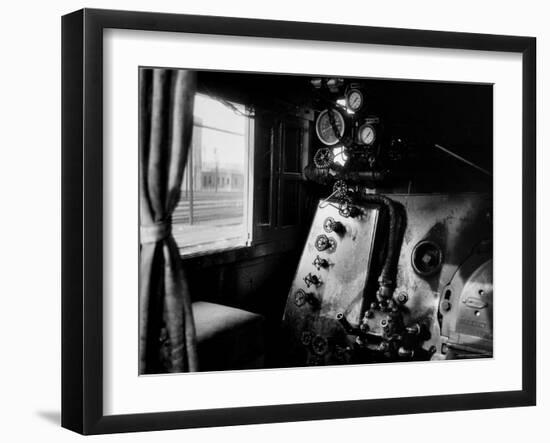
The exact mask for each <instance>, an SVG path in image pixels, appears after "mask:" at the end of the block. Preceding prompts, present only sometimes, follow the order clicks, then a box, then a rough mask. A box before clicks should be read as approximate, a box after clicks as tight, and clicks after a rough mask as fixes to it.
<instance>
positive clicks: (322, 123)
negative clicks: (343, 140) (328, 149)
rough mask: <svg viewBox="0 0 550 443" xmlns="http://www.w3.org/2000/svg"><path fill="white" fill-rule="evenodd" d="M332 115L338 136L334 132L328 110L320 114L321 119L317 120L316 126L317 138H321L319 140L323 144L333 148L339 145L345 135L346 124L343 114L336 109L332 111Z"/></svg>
mask: <svg viewBox="0 0 550 443" xmlns="http://www.w3.org/2000/svg"><path fill="white" fill-rule="evenodd" d="M330 113H331V115H332V117H333V120H334V121H333V123H334V127H335V128H336V130H337V132H338V135H336V133H335V131H334V127H333V124H332V123H331V116H330V115H329V110H328V109H325V110H324V111H323V112H321V113H320V114H319V117H318V118H317V123H316V124H315V131H316V132H317V137H319V140H321V142H323V143H324V144H325V145H328V146H332V145H335V144H336V143H338V141H339V140H340V137H342V135H344V131H345V129H346V124H345V121H344V117H343V116H342V114H341V113H340V112H339V111H337V110H335V109H333V110H331V111H330Z"/></svg>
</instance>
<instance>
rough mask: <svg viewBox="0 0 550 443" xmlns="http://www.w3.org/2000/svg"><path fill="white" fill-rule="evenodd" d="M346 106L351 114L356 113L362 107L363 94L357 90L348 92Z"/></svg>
mask: <svg viewBox="0 0 550 443" xmlns="http://www.w3.org/2000/svg"><path fill="white" fill-rule="evenodd" d="M347 105H348V108H349V109H350V110H352V111H353V112H355V111H358V110H359V109H360V108H361V106H363V94H362V93H361V91H359V90H358V89H352V90H351V91H350V92H348V96H347Z"/></svg>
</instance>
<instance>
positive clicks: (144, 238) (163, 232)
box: [139, 220, 172, 244]
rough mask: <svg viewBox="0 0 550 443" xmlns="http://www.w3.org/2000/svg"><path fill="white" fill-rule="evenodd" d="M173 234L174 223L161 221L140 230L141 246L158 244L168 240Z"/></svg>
mask: <svg viewBox="0 0 550 443" xmlns="http://www.w3.org/2000/svg"><path fill="white" fill-rule="evenodd" d="M171 234H172V221H171V220H168V221H160V222H156V223H153V224H151V225H145V226H141V227H140V228H139V240H140V243H141V244H145V243H157V242H159V241H162V240H164V239H166V238H168V237H169V236H170V235H171Z"/></svg>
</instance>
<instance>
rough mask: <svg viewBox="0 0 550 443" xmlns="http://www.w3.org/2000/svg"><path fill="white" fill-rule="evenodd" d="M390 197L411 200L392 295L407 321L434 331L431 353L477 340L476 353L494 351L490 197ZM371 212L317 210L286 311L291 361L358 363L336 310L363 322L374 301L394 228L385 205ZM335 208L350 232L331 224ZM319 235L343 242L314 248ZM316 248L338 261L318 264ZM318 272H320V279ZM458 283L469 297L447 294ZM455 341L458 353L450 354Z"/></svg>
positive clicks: (427, 346)
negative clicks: (346, 214)
mask: <svg viewBox="0 0 550 443" xmlns="http://www.w3.org/2000/svg"><path fill="white" fill-rule="evenodd" d="M388 197H390V198H391V199H392V200H394V201H395V202H398V203H399V204H400V205H402V209H404V211H403V213H404V214H405V217H406V220H405V226H406V228H405V230H404V234H403V240H402V244H401V245H400V254H399V259H398V266H397V274H396V288H395V291H394V294H393V299H394V300H395V301H396V303H397V304H398V305H399V309H400V312H402V315H403V321H404V324H405V326H408V325H415V324H420V325H422V326H423V327H424V328H426V330H427V331H428V332H429V334H428V336H427V337H426V340H425V341H424V342H423V343H422V348H423V349H424V350H425V351H426V353H425V354H423V355H426V356H429V358H433V359H445V358H462V357H465V356H466V355H465V353H464V352H462V351H465V352H470V351H472V349H470V348H468V346H470V345H473V346H474V348H473V350H474V351H476V353H475V354H476V356H490V355H491V349H492V272H491V270H492V268H491V267H490V265H488V264H486V262H487V259H488V258H490V256H491V254H492V249H491V239H492V217H491V212H492V201H491V198H490V196H488V195H484V194H476V193H464V194H419V195H404V194H393V195H392V194H390V195H388ZM362 212H363V215H362V216H361V217H358V218H355V219H354V218H342V217H340V216H339V215H338V211H337V210H336V209H335V208H333V207H330V206H328V207H326V208H322V209H318V210H317V214H316V216H315V219H314V221H313V224H312V227H311V231H310V234H309V237H308V240H307V243H306V246H305V248H304V252H303V254H302V258H301V260H300V264H299V266H298V270H297V273H296V276H295V278H294V281H293V283H292V287H291V289H290V292H289V296H288V300H287V304H286V309H285V314H284V318H283V332H284V339H285V340H286V349H287V356H286V357H287V363H288V364H289V365H292V366H301V365H325V364H341V363H349V362H352V361H353V362H358V361H357V358H356V356H354V355H353V352H352V348H353V347H354V343H355V337H354V336H353V335H348V334H347V333H346V331H345V330H344V328H343V327H342V325H341V324H340V323H339V322H337V321H336V316H337V314H338V313H339V312H343V313H344V314H345V316H346V319H347V320H348V321H349V323H350V324H351V325H352V326H353V327H355V326H357V325H359V323H360V320H361V317H362V315H363V313H364V311H365V309H366V308H367V307H368V303H370V302H371V301H374V300H375V293H374V292H375V288H376V285H374V286H373V284H372V281H373V280H374V281H376V279H377V277H378V275H376V274H377V272H379V261H380V260H379V257H380V253H381V251H382V250H381V249H380V248H383V245H384V241H385V238H384V237H385V235H386V230H385V229H384V225H385V223H386V222H385V221H384V217H382V214H381V213H380V211H379V209H377V207H376V206H369V207H366V206H365V207H362ZM329 216H330V217H332V218H333V219H334V220H335V221H340V222H341V223H343V225H344V227H345V233H343V234H340V233H339V234H336V233H335V232H330V233H327V232H326V230H324V229H323V225H324V223H325V221H326V218H327V217H329ZM329 224H330V223H329ZM325 225H326V223H325ZM319 235H326V236H327V237H329V238H333V239H334V240H335V241H336V247H335V248H334V249H333V251H332V252H330V250H329V249H330V248H327V249H325V250H323V251H319V250H317V249H316V248H315V244H316V241H317V240H318V237H319ZM321 243H323V242H321ZM325 243H326V242H325ZM325 243H323V244H325ZM317 245H318V246H319V241H317ZM317 256H319V259H326V260H327V261H328V263H329V265H328V266H326V267H323V266H316V265H314V262H315V260H316V258H317ZM480 257H484V258H483V259H481V258H480ZM415 260H416V263H415V265H414V266H413V261H415ZM318 264H319V260H317V265H318ZM308 276H309V277H308ZM312 276H315V277H316V278H318V280H317V281H316V282H315V281H314V282H312V279H311V277H312ZM304 278H305V280H304ZM314 280H315V279H314ZM307 284H309V287H308V286H307ZM451 285H452V286H453V288H452V293H453V294H455V295H453V297H455V298H457V300H458V299H460V300H463V299H465V300H466V302H461V303H462V305H459V304H458V302H457V300H455V298H453V299H452V300H449V299H447V300H445V299H444V298H443V297H442V294H443V293H444V290H445V289H446V288H448V287H449V286H451ZM365 288H367V290H365ZM373 288H374V290H373ZM480 290H483V291H485V292H484V294H485V295H484V299H483V301H481V302H478V300H477V299H476V300H474V295H475V293H476V291H477V294H478V298H479V291H480ZM468 294H469V295H468ZM473 294H474V295H473ZM460 297H462V298H460ZM464 297H466V298H464ZM468 297H469V298H468ZM489 301H490V307H489V304H488V303H489ZM444 302H446V303H449V306H448V305H447V304H446V303H444ZM480 303H481V304H483V303H487V305H486V306H485V307H484V308H483V309H485V310H483V309H482V308H478V309H476V308H475V307H476V306H478V305H480ZM474 305H475V306H474ZM453 306H454V307H453ZM476 311H482V314H479V313H478V314H476ZM471 316H474V317H475V318H470V317H471ZM441 325H443V329H444V330H443V331H442V330H441ZM442 332H443V335H442ZM449 346H451V347H452V349H453V352H448V347H449ZM457 350H458V351H457ZM418 355H420V354H418ZM469 356H471V355H469ZM359 362H368V361H359Z"/></svg>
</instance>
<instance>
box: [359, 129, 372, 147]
mask: <svg viewBox="0 0 550 443" xmlns="http://www.w3.org/2000/svg"><path fill="white" fill-rule="evenodd" d="M374 140H376V131H375V130H374V128H373V127H372V126H371V125H363V126H361V127H360V128H359V142H360V143H362V144H364V145H372V144H373V143H374Z"/></svg>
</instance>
